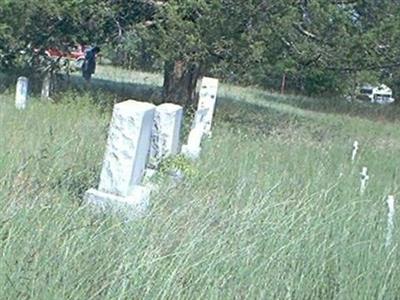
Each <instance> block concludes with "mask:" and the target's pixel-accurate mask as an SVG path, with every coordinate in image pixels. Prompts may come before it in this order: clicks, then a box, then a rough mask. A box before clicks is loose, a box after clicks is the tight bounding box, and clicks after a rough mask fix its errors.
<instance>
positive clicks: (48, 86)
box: [41, 73, 51, 100]
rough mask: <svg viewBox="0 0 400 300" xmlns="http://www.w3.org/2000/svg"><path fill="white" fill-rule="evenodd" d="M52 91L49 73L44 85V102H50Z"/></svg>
mask: <svg viewBox="0 0 400 300" xmlns="http://www.w3.org/2000/svg"><path fill="white" fill-rule="evenodd" d="M50 89H51V75H50V74H49V73H47V74H46V75H45V77H44V79H43V83H42V93H41V99H42V100H48V99H49V98H50Z"/></svg>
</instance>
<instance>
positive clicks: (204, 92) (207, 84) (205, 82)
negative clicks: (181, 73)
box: [197, 77, 218, 136]
mask: <svg viewBox="0 0 400 300" xmlns="http://www.w3.org/2000/svg"><path fill="white" fill-rule="evenodd" d="M217 91H218V79H215V78H210V77H203V79H202V81H201V86H200V92H199V102H198V107H197V110H207V113H206V115H205V116H204V119H203V121H204V122H205V125H204V132H205V134H206V135H208V136H210V135H211V124H212V119H213V115H214V110H215V103H216V100H217Z"/></svg>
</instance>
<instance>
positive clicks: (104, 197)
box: [85, 185, 151, 219]
mask: <svg viewBox="0 0 400 300" xmlns="http://www.w3.org/2000/svg"><path fill="white" fill-rule="evenodd" d="M150 192H151V189H149V188H148V187H144V186H140V185H136V186H135V188H134V190H133V192H132V193H131V195H129V196H128V197H121V196H117V195H113V194H109V193H106V192H102V191H99V190H96V189H89V190H87V191H86V193H85V201H86V202H87V203H88V204H89V205H93V206H96V207H98V208H99V209H100V210H102V211H115V212H121V213H123V214H124V215H127V216H128V218H129V219H132V218H139V217H144V216H145V215H146V212H147V210H148V207H149V204H150V202H149V199H150Z"/></svg>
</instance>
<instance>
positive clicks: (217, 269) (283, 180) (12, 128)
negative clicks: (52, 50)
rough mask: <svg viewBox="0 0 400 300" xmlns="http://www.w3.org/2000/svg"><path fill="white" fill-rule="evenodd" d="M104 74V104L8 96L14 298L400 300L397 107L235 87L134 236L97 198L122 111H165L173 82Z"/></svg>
mask: <svg viewBox="0 0 400 300" xmlns="http://www.w3.org/2000/svg"><path fill="white" fill-rule="evenodd" d="M99 72H100V75H99V78H100V79H101V80H97V84H98V85H97V87H98V89H95V90H94V91H92V92H88V93H83V92H78V91H69V92H66V93H64V94H63V95H62V97H61V98H60V99H58V101H57V102H56V103H44V102H41V101H39V100H38V99H33V101H32V104H31V105H30V106H29V107H28V109H27V110H26V111H17V110H16V109H15V107H14V95H13V94H12V93H11V92H6V93H3V94H2V95H0V132H1V134H0V137H1V139H0V206H1V207H2V212H1V213H0V224H1V225H0V237H1V238H0V249H1V259H0V284H1V286H2V287H3V288H2V293H1V294H2V295H1V296H0V298H2V299H28V298H29V299H138V298H140V299H141V298H145V299H154V298H187V299H214V298H222V299H241V298H260V299H283V298H288V299H333V298H343V299H377V298H378V299H395V298H396V297H397V296H398V295H399V293H400V261H399V254H398V251H397V242H398V236H399V233H398V231H396V229H397V228H395V232H394V236H393V242H392V243H391V245H390V246H389V247H385V238H386V233H387V230H386V226H387V206H386V198H387V196H388V195H394V196H395V198H396V199H397V198H398V197H399V182H400V181H399V176H400V174H399V171H400V156H399V155H398V153H399V150H400V132H399V130H398V126H399V117H398V116H399V115H400V114H399V108H398V107H397V106H396V105H394V106H379V107H377V106H371V105H368V104H360V103H354V104H350V103H347V102H344V101H343V102H342V101H339V100H336V101H335V100H333V99H310V98H302V97H298V96H287V97H280V96H278V95H274V94H270V93H268V92H265V91H261V90H258V89H256V88H244V87H237V86H228V85H222V86H221V88H220V90H219V94H218V106H217V110H216V115H215V122H214V124H213V135H212V139H210V140H209V141H207V143H206V145H205V148H204V151H203V152H202V154H201V158H200V159H199V160H198V161H196V162H195V163H193V165H190V166H188V168H190V171H191V172H190V176H188V177H186V178H185V179H184V181H183V182H181V183H180V184H178V185H177V186H174V185H173V184H171V183H170V182H169V181H167V180H165V181H164V182H163V186H162V188H161V189H160V192H159V193H158V194H156V195H154V197H152V203H151V206H152V207H151V212H150V214H149V215H148V216H147V217H146V218H143V219H140V220H136V221H132V222H125V221H124V220H123V219H121V218H119V217H118V216H113V215H98V214H94V213H92V211H91V210H90V209H89V208H88V207H87V206H85V205H83V203H82V196H83V193H84V192H85V191H86V190H87V189H88V188H90V187H95V186H96V185H97V183H98V177H99V172H100V168H101V163H102V158H103V154H104V149H105V141H106V137H107V127H108V124H109V121H110V117H111V108H112V103H113V102H114V101H117V100H120V99H121V97H122V98H124V97H128V95H129V97H130V98H138V99H143V98H146V97H148V98H152V97H154V98H156V95H157V93H158V92H159V86H160V84H161V78H160V77H159V76H158V75H154V74H145V73H128V72H127V71H122V70H119V69H111V68H109V67H102V68H100V69H99ZM95 84H96V81H95ZM100 88H107V90H108V91H107V92H105V91H102V90H101V89H100ZM110 90H112V92H110ZM117 93H118V95H117ZM125 99H126V98H125ZM355 140H357V141H358V142H359V144H360V152H359V155H358V156H357V157H356V160H355V161H354V162H353V163H352V162H351V159H350V157H351V150H352V144H353V142H354V141H355ZM364 166H366V167H368V171H369V175H370V179H369V182H368V184H367V188H366V192H365V193H364V194H363V195H360V191H359V189H360V174H359V173H360V171H361V169H362V167H364Z"/></svg>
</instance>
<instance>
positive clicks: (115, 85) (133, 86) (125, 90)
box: [62, 76, 162, 106]
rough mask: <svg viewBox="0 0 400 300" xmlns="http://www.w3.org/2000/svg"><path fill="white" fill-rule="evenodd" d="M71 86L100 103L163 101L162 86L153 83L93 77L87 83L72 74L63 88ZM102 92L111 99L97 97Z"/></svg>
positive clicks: (156, 102)
mask: <svg viewBox="0 0 400 300" xmlns="http://www.w3.org/2000/svg"><path fill="white" fill-rule="evenodd" d="M71 87H72V88H74V89H76V90H79V91H85V92H88V93H89V94H90V95H91V96H93V98H94V99H96V100H99V101H100V103H99V104H100V105H101V104H106V103H105V102H110V103H111V104H113V103H116V102H120V101H124V100H128V99H132V100H138V101H146V102H152V103H155V104H158V103H161V92H162V89H161V87H159V86H155V85H152V84H143V83H130V82H120V81H112V80H106V79H98V78H93V79H92V82H91V83H90V85H85V82H84V81H83V79H82V78H80V77H78V76H71V77H70V79H69V82H68V83H67V84H64V86H63V88H62V90H67V89H68V88H71ZM101 94H103V95H105V96H109V97H110V99H102V100H100V99H97V98H98V95H101ZM107 106H108V105H107Z"/></svg>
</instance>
